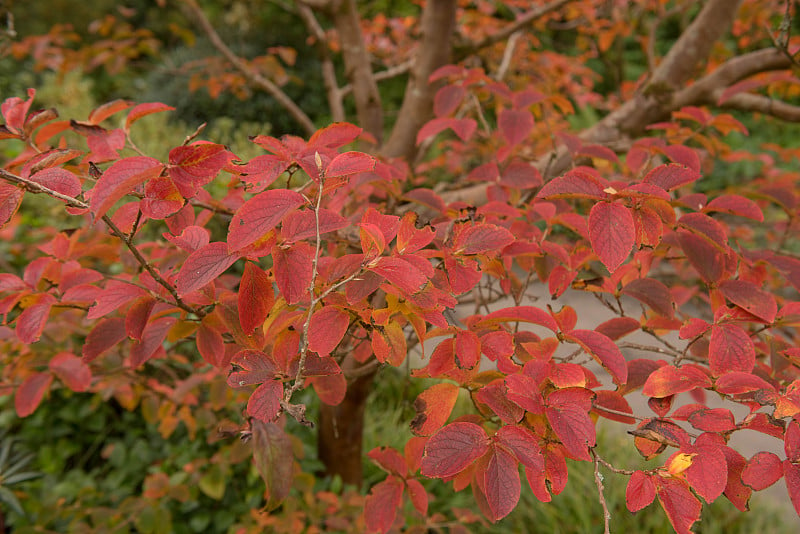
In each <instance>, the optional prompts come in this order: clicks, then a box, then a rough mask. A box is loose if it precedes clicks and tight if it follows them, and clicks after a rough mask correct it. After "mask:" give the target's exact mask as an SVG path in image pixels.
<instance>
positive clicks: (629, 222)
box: [589, 202, 636, 273]
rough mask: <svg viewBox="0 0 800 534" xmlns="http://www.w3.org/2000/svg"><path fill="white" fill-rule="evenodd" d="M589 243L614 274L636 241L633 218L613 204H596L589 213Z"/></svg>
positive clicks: (620, 205)
mask: <svg viewBox="0 0 800 534" xmlns="http://www.w3.org/2000/svg"><path fill="white" fill-rule="evenodd" d="M589 241H590V242H591V244H592V250H593V251H594V252H595V254H597V255H598V256H599V257H600V261H602V262H603V265H605V266H606V268H607V269H608V270H609V272H612V273H613V272H614V271H616V270H617V268H618V267H619V266H620V265H622V262H623V261H625V258H627V257H628V255H629V254H630V253H631V249H632V248H633V245H634V243H635V241H636V229H635V227H634V224H633V216H632V215H631V212H630V210H629V209H628V208H626V207H625V206H623V205H622V204H617V203H614V202H598V203H597V204H595V205H594V206H592V209H591V211H590V212H589Z"/></svg>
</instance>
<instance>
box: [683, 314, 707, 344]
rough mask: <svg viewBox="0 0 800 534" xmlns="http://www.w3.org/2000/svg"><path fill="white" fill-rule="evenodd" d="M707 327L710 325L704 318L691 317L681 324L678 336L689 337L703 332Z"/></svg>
mask: <svg viewBox="0 0 800 534" xmlns="http://www.w3.org/2000/svg"><path fill="white" fill-rule="evenodd" d="M709 328H711V325H710V324H708V323H707V322H705V321H704V320H702V319H699V318H697V317H692V318H691V319H689V321H688V322H687V323H686V324H685V325H683V326H681V329H680V331H679V332H678V336H679V337H680V338H681V339H690V338H693V337H697V336H701V335H703V334H705V333H706V332H707V331H708V329H709Z"/></svg>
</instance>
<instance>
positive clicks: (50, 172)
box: [30, 167, 81, 197]
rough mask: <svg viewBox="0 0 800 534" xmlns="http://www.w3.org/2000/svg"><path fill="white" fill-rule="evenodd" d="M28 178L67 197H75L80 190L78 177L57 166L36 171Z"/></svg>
mask: <svg viewBox="0 0 800 534" xmlns="http://www.w3.org/2000/svg"><path fill="white" fill-rule="evenodd" d="M30 180H31V181H32V182H36V183H39V184H42V185H43V186H45V187H47V188H48V189H52V190H53V191H56V192H57V193H61V194H62V195H67V196H68V197H76V196H78V194H80V192H81V182H80V180H78V177H77V176H75V175H74V174H72V173H71V172H69V171H67V170H65V169H61V168H59V167H51V168H49V169H45V170H43V171H40V172H37V173H36V174H34V175H33V176H31V178H30Z"/></svg>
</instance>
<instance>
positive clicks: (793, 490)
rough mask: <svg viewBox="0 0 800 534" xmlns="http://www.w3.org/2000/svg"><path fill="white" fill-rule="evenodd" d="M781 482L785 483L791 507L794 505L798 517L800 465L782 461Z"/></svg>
mask: <svg viewBox="0 0 800 534" xmlns="http://www.w3.org/2000/svg"><path fill="white" fill-rule="evenodd" d="M783 480H784V481H785V482H786V489H787V490H788V492H789V498H790V499H791V500H792V505H794V511H795V512H797V515H799V516H800V465H797V464H795V463H792V462H790V461H789V460H784V461H783Z"/></svg>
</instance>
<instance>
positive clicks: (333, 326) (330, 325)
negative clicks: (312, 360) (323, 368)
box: [308, 306, 350, 356]
mask: <svg viewBox="0 0 800 534" xmlns="http://www.w3.org/2000/svg"><path fill="white" fill-rule="evenodd" d="M349 324H350V315H349V314H348V313H347V312H346V311H344V310H341V309H339V308H336V307H334V306H324V307H323V308H321V309H320V310H317V311H315V312H314V313H313V314H312V315H311V323H310V324H309V327H308V348H309V349H310V350H313V351H314V352H316V353H317V354H319V355H320V356H326V355H328V354H330V353H331V352H333V350H334V349H335V348H336V347H337V346H338V345H339V342H340V341H341V340H342V338H343V337H344V334H345V332H347V327H348V326H349Z"/></svg>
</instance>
